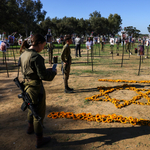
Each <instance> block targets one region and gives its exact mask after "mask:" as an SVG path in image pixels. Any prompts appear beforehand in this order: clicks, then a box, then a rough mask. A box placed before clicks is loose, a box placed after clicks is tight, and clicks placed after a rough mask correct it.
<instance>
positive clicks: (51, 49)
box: [47, 42, 54, 63]
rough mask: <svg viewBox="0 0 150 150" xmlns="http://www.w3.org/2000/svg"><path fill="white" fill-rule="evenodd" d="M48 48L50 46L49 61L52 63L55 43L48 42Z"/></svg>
mask: <svg viewBox="0 0 150 150" xmlns="http://www.w3.org/2000/svg"><path fill="white" fill-rule="evenodd" d="M47 48H48V53H49V61H50V62H49V63H52V61H53V49H54V45H53V43H52V42H51V43H47Z"/></svg>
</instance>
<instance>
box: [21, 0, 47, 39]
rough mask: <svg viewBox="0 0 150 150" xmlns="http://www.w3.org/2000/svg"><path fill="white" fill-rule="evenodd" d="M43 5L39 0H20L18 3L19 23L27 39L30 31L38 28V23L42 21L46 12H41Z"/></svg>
mask: <svg viewBox="0 0 150 150" xmlns="http://www.w3.org/2000/svg"><path fill="white" fill-rule="evenodd" d="M42 7H43V4H42V3H41V1H40V0H38V1H37V2H36V1H32V0H20V1H19V16H20V17H19V22H20V23H21V24H22V25H23V27H24V29H25V33H26V37H28V33H29V32H30V31H33V32H34V30H35V27H36V26H38V24H39V23H40V21H44V18H45V15H46V11H44V10H43V11H42V12H41V8H42Z"/></svg>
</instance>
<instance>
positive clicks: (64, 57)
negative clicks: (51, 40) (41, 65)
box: [61, 44, 71, 63]
mask: <svg viewBox="0 0 150 150" xmlns="http://www.w3.org/2000/svg"><path fill="white" fill-rule="evenodd" d="M61 60H62V61H63V62H65V63H67V62H68V60H71V51H70V47H69V45H68V44H65V45H64V46H63V49H62V54H61Z"/></svg>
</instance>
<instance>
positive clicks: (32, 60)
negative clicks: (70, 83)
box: [21, 49, 56, 81]
mask: <svg viewBox="0 0 150 150" xmlns="http://www.w3.org/2000/svg"><path fill="white" fill-rule="evenodd" d="M21 72H22V74H23V75H24V78H26V79H31V80H46V81H52V80H53V78H54V77H55V75H56V72H55V71H50V70H47V69H46V67H45V63H44V58H43V57H42V56H41V55H40V54H38V53H37V52H36V51H35V50H34V49H26V50H25V52H24V53H22V55H21Z"/></svg>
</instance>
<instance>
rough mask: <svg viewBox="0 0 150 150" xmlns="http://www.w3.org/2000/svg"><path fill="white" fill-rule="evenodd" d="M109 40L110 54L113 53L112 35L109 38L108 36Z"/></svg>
mask: <svg viewBox="0 0 150 150" xmlns="http://www.w3.org/2000/svg"><path fill="white" fill-rule="evenodd" d="M109 42H110V48H111V52H110V54H112V53H113V47H114V43H115V40H114V38H113V37H111V38H110V40H109Z"/></svg>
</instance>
